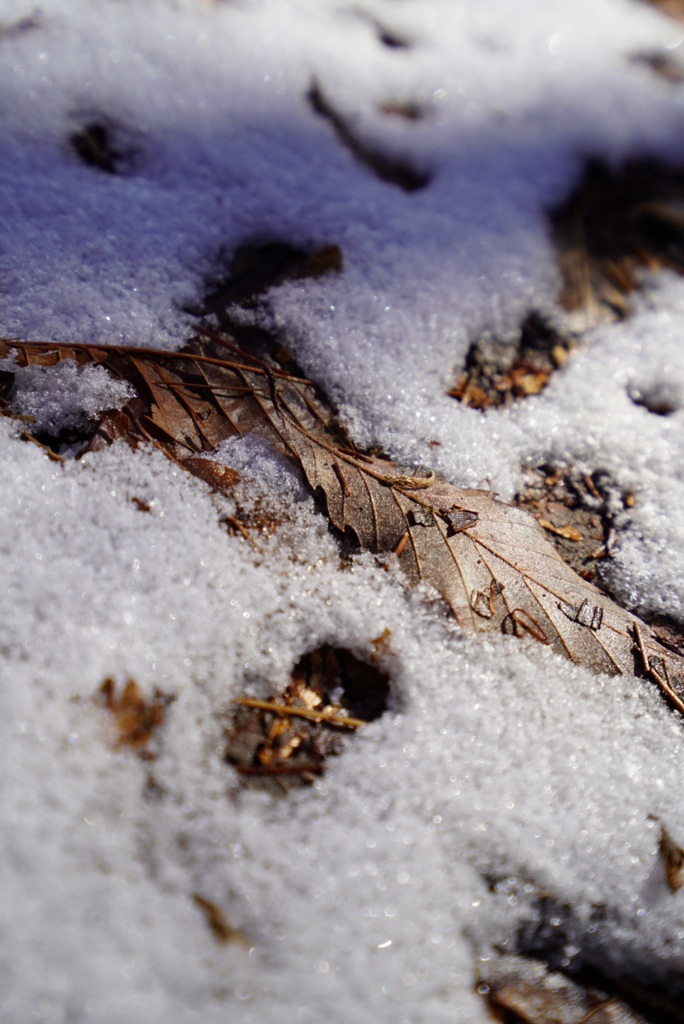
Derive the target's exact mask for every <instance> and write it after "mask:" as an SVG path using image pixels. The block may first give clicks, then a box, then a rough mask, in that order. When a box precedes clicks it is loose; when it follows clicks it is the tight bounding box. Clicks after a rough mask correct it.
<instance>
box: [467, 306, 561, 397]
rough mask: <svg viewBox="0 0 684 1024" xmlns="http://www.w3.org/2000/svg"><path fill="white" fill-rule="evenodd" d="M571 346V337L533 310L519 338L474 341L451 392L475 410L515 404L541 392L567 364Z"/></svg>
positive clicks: (522, 327)
mask: <svg viewBox="0 0 684 1024" xmlns="http://www.w3.org/2000/svg"><path fill="white" fill-rule="evenodd" d="M571 348H572V345H571V342H570V341H569V339H567V338H565V337H564V336H563V335H562V334H561V333H560V332H559V331H558V330H556V328H555V327H553V326H552V325H551V324H550V323H548V322H547V321H546V320H545V319H544V317H542V316H540V315H539V314H538V313H534V312H533V313H530V314H529V316H528V317H527V318H526V319H525V321H524V322H523V324H522V326H521V328H520V336H519V338H518V340H517V341H510V342H509V341H501V340H499V339H497V338H478V339H477V340H476V341H474V342H473V343H472V345H471V346H470V349H469V351H468V355H467V356H466V362H465V367H464V369H463V371H462V372H461V374H460V375H459V377H458V379H457V381H456V383H455V385H454V387H453V388H452V389H451V390H450V391H449V394H450V395H451V397H452V398H456V399H457V400H458V401H459V402H462V403H463V405H468V406H470V407H471V408H473V409H481V410H484V409H489V408H498V407H501V406H507V405H512V404H513V403H514V402H516V401H519V400H520V399H523V398H528V397H530V396H531V395H538V394H540V393H541V392H542V391H543V390H544V388H545V387H546V385H547V384H548V382H549V378H550V376H551V374H552V373H553V372H554V371H555V370H557V369H559V368H560V367H562V366H564V365H565V363H566V361H567V358H568V353H569V352H570V349H571Z"/></svg>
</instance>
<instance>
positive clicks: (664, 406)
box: [628, 384, 681, 416]
mask: <svg viewBox="0 0 684 1024" xmlns="http://www.w3.org/2000/svg"><path fill="white" fill-rule="evenodd" d="M628 394H629V397H630V398H631V400H632V401H633V402H634V404H635V405H640V406H641V407H642V408H644V409H648V411H649V412H652V413H653V414H654V415H655V416H671V415H672V413H675V412H677V410H678V409H679V408H680V406H681V400H680V396H679V395H678V394H675V392H674V391H673V390H672V389H671V388H670V387H668V385H667V384H662V385H660V384H651V385H646V386H643V387H632V388H630V389H629V392H628Z"/></svg>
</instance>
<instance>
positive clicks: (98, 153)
mask: <svg viewBox="0 0 684 1024" xmlns="http://www.w3.org/2000/svg"><path fill="white" fill-rule="evenodd" d="M118 135H119V130H118V129H117V128H116V127H115V126H114V125H113V124H110V123H107V122H106V121H104V120H102V121H88V122H87V123H86V124H84V125H83V126H82V127H81V128H78V129H77V130H76V131H74V132H72V133H71V135H70V136H69V144H70V146H71V148H72V149H73V151H74V152H75V153H76V155H77V156H78V157H79V159H80V160H81V161H82V162H83V163H84V164H85V165H86V166H87V167H93V168H95V169H96V170H99V171H104V172H105V173H106V174H120V173H121V172H122V170H123V169H124V168H125V165H126V163H127V162H128V160H129V159H130V158H131V157H132V156H133V155H134V154H133V150H131V149H127V148H125V147H123V146H121V145H120V143H119V142H118V139H117V136H118Z"/></svg>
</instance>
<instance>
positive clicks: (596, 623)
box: [0, 341, 684, 713]
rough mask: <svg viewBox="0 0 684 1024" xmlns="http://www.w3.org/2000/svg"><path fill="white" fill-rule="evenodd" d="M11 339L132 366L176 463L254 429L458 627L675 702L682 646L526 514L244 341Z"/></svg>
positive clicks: (155, 432)
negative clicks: (390, 446) (615, 598)
mask: <svg viewBox="0 0 684 1024" xmlns="http://www.w3.org/2000/svg"><path fill="white" fill-rule="evenodd" d="M209 351H215V350H211V349H209ZM9 352H14V353H16V356H17V360H18V362H19V364H20V365H21V364H27V363H33V362H41V363H42V364H46V362H49V361H50V360H52V361H53V362H54V361H56V360H57V359H59V358H61V359H69V358H75V359H77V360H78V361H79V362H84V361H94V362H99V363H103V364H104V365H106V366H107V367H108V368H109V369H110V370H111V371H112V372H113V373H114V374H115V375H117V376H120V377H124V378H126V379H128V380H130V381H131V382H132V383H133V384H134V385H135V387H136V389H137V391H138V394H139V397H140V399H141V400H142V401H143V403H144V404H145V406H146V408H147V410H148V411H147V413H146V415H144V416H141V417H140V418H139V420H138V421H137V423H138V427H139V429H140V431H141V434H142V435H143V436H145V437H148V438H150V439H153V440H155V441H156V443H157V444H158V445H159V446H160V447H161V448H162V450H164V451H165V452H166V453H167V454H168V455H169V456H170V457H171V458H174V459H175V460H176V461H178V462H181V464H182V460H183V459H184V458H187V457H188V456H191V455H196V454H198V453H200V452H203V451H210V450H211V449H212V448H214V447H215V446H216V445H217V444H218V442H219V441H221V440H223V439H224V438H226V437H230V436H234V435H236V434H244V433H257V434H260V435H261V436H263V437H265V438H267V439H268V440H270V441H271V442H272V443H273V444H274V445H275V447H276V448H278V449H279V450H280V451H281V452H283V453H285V454H287V455H289V456H290V457H291V458H292V459H293V460H294V461H295V462H297V463H298V464H299V465H300V466H301V469H302V470H303V472H304V475H305V477H306V480H307V482H308V484H309V486H310V487H311V489H312V491H314V492H318V493H320V494H322V495H323V497H324V499H325V503H326V507H327V512H328V516H329V518H330V521H331V522H332V524H333V526H335V528H336V529H337V530H338V531H340V533H343V534H344V533H347V534H351V535H353V536H354V537H355V538H356V539H357V541H358V543H359V544H360V546H361V547H362V548H364V549H367V550H370V551H374V552H385V553H391V552H394V553H395V554H396V556H397V557H398V560H399V565H400V567H401V569H402V570H403V571H404V573H405V575H406V577H407V579H408V581H409V582H410V583H411V584H418V583H425V584H428V585H430V586H432V587H434V588H435V589H436V590H437V591H438V593H439V594H440V595H441V596H442V597H443V598H444V600H445V601H446V602H447V603H448V605H449V606H450V607H451V609H452V611H453V613H454V615H455V616H456V618H457V620H458V622H459V624H460V625H461V627H462V628H463V629H464V630H465V631H466V632H469V633H492V632H503V633H507V634H511V635H515V636H517V637H519V638H528V639H529V638H532V639H534V640H535V641H537V642H538V643H541V644H543V645H545V646H548V647H550V648H552V649H554V650H556V651H558V652H559V653H561V654H563V655H564V656H565V657H568V658H570V659H571V660H572V661H574V662H576V663H577V664H580V665H586V666H588V667H590V668H592V669H593V670H594V671H597V672H606V673H610V674H618V675H634V674H635V673H636V674H639V675H642V676H646V677H647V678H649V679H651V680H652V681H653V682H655V683H657V685H658V686H659V687H660V689H661V690H662V691H663V693H665V695H666V696H667V697H668V698H669V700H670V701H671V703H672V704H673V705H675V706H676V707H677V708H678V709H679V710H680V711H681V712H682V713H684V658H683V657H681V656H680V655H678V654H676V653H674V652H672V651H669V650H667V649H666V648H664V647H663V646H662V645H661V644H660V643H659V641H658V639H657V637H656V635H655V633H654V632H653V631H652V630H651V629H650V628H649V627H648V626H647V625H645V624H644V623H643V622H641V621H640V620H639V619H637V618H636V617H635V616H633V615H630V614H629V613H628V612H626V611H624V610H623V609H622V608H620V607H618V605H616V604H615V603H614V602H612V601H611V600H610V599H609V598H608V597H606V596H605V595H603V594H602V593H600V592H599V591H598V590H596V588H595V587H594V586H592V585H591V584H590V583H588V582H587V581H586V580H583V579H581V578H580V577H579V576H577V574H576V573H574V572H573V571H572V569H570V568H569V567H568V566H567V565H566V564H565V562H564V561H563V560H562V559H561V557H560V556H559V555H558V553H557V551H556V550H555V548H554V547H553V546H552V545H551V544H550V543H549V541H547V539H546V537H545V536H544V532H543V530H542V529H541V528H540V526H539V525H538V523H537V522H536V521H535V519H534V518H533V517H532V516H530V515H529V514H528V513H526V512H524V511H523V510H522V509H519V508H515V507H513V506H510V505H506V504H503V503H502V502H499V501H497V500H496V497H495V495H494V494H493V493H491V492H490V491H480V490H461V489H459V488H457V487H452V486H451V485H450V484H448V483H446V481H444V480H441V479H438V478H436V477H435V476H434V475H432V474H430V475H426V474H424V473H419V472H416V471H415V470H407V469H402V468H401V467H399V466H397V465H396V464H395V463H393V462H391V461H390V460H389V459H386V458H381V457H380V456H377V455H365V454H363V453H362V452H358V451H356V450H354V449H353V448H350V447H349V446H348V442H347V441H345V439H344V438H343V437H342V435H341V433H340V432H339V431H338V430H337V429H336V427H335V424H334V421H333V418H332V415H331V413H330V410H329V409H328V408H327V406H326V405H325V403H324V401H323V399H322V398H321V396H320V394H319V392H318V390H317V389H316V387H315V386H314V385H313V384H312V383H311V382H310V381H306V380H303V379H301V378H296V377H293V376H291V375H290V374H287V373H284V372H282V371H280V370H278V369H276V368H275V367H271V366H268V365H266V364H264V363H257V362H253V363H252V364H251V365H250V363H249V358H250V357H248V356H247V355H246V354H244V353H237V354H238V356H240V357H241V358H240V359H239V360H237V359H232V360H228V359H219V358H217V357H216V356H215V355H207V354H206V353H205V351H203V349H202V345H201V344H200V343H198V344H197V345H196V347H195V350H194V351H186V352H178V353H170V352H159V351H156V350H150V349H133V348H122V347H117V348H111V349H106V348H98V347H96V346H56V345H49V344H36V343H24V342H16V341H8V342H4V343H0V355H5V354H9Z"/></svg>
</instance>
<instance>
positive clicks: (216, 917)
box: [192, 892, 249, 946]
mask: <svg viewBox="0 0 684 1024" xmlns="http://www.w3.org/2000/svg"><path fill="white" fill-rule="evenodd" d="M192 901H193V903H194V904H195V905H196V906H198V907H199V909H200V910H201V911H202V913H203V914H204V918H205V920H206V922H207V924H208V925H209V928H210V930H211V933H212V935H213V936H214V938H215V939H216V941H217V942H218V943H220V944H221V945H225V944H226V943H228V942H238V943H239V944H240V945H242V946H248V945H249V943H248V941H247V939H246V938H245V936H244V935H243V934H242V932H240V931H238V930H237V928H233V927H232V926H231V925H230V924H229V923H228V921H227V920H226V916H225V914H224V913H223V911H222V910H221V908H220V907H217V906H216V904H215V903H212V901H211V900H208V899H205V898H204V896H200V894H199V893H197V892H193V893H192Z"/></svg>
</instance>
